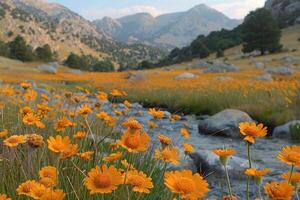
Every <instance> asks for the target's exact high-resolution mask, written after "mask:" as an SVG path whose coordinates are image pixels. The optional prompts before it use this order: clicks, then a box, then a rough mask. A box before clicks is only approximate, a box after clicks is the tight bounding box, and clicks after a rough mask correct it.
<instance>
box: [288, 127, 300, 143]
mask: <svg viewBox="0 0 300 200" xmlns="http://www.w3.org/2000/svg"><path fill="white" fill-rule="evenodd" d="M290 134H291V139H292V141H294V142H300V123H296V124H293V125H291V126H290Z"/></svg>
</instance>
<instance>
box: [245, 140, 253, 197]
mask: <svg viewBox="0 0 300 200" xmlns="http://www.w3.org/2000/svg"><path fill="white" fill-rule="evenodd" d="M247 156H248V161H249V168H251V167H252V162H251V149H250V143H249V142H247ZM249 184H250V177H249V176H248V177H247V187H246V197H247V200H249V189H250V188H249V187H250V185H249Z"/></svg>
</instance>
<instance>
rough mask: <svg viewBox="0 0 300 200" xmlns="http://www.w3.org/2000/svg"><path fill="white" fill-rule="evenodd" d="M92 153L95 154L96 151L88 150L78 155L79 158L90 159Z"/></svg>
mask: <svg viewBox="0 0 300 200" xmlns="http://www.w3.org/2000/svg"><path fill="white" fill-rule="evenodd" d="M92 155H94V151H87V152H83V153H78V154H77V156H78V157H79V158H82V159H85V160H90V159H91V157H92Z"/></svg>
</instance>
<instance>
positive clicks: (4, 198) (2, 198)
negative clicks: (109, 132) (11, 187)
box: [0, 194, 11, 200]
mask: <svg viewBox="0 0 300 200" xmlns="http://www.w3.org/2000/svg"><path fill="white" fill-rule="evenodd" d="M0 200H11V198H8V197H7V195H6V194H0Z"/></svg>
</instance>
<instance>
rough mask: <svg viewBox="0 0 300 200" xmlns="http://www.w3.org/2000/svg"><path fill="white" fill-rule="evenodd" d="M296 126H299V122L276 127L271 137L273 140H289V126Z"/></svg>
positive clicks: (295, 121)
mask: <svg viewBox="0 0 300 200" xmlns="http://www.w3.org/2000/svg"><path fill="white" fill-rule="evenodd" d="M296 124H300V120H294V121H290V122H288V123H286V124H284V125H281V126H277V127H276V128H275V129H274V130H273V134H272V136H273V137H274V138H281V139H291V135H290V126H293V125H296Z"/></svg>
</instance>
